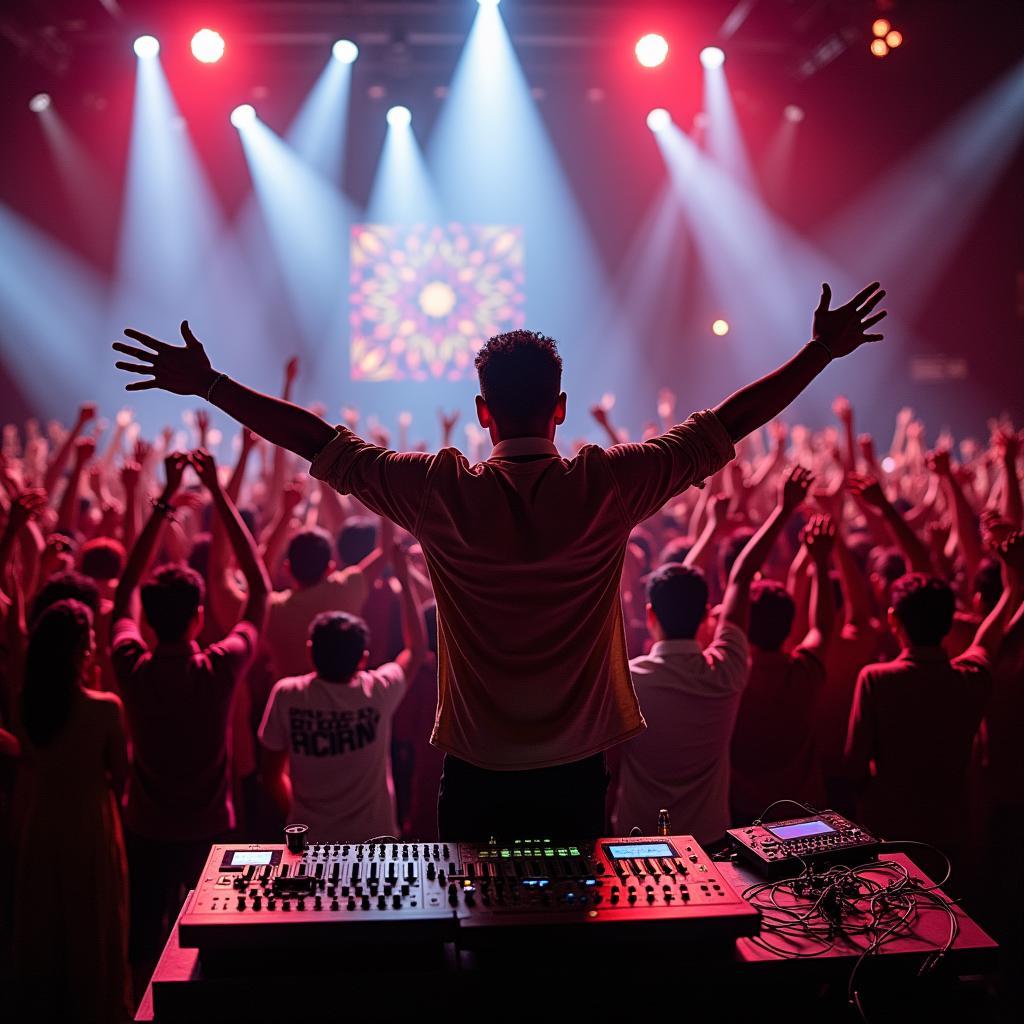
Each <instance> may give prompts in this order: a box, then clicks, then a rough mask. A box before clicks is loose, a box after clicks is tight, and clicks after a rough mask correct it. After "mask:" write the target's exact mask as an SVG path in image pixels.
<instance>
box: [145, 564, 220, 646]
mask: <svg viewBox="0 0 1024 1024" xmlns="http://www.w3.org/2000/svg"><path fill="white" fill-rule="evenodd" d="M204 592H205V587H204V585H203V578H202V576H200V575H199V573H197V572H196V571H195V569H191V568H189V567H188V566H187V565H163V566H161V567H160V568H159V569H157V570H156V572H154V573H153V575H152V576H150V578H149V579H148V580H146V582H145V583H143V584H142V587H141V589H140V591H139V593H140V594H141V597H142V610H143V611H144V612H145V613H146V621H147V622H148V623H149V625H150V628H151V629H152V630H153V632H154V633H155V634H156V637H157V640H159V641H160V643H164V644H175V643H180V642H182V641H189V640H194V639H195V638H196V637H197V636H198V635H199V632H200V630H202V628H203V596H204Z"/></svg>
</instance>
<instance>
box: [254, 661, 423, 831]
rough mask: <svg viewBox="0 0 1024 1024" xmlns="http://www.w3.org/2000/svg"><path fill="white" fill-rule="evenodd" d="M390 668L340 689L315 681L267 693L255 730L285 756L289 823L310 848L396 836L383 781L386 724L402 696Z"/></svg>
mask: <svg viewBox="0 0 1024 1024" xmlns="http://www.w3.org/2000/svg"><path fill="white" fill-rule="evenodd" d="M405 689H406V680H405V673H404V672H403V671H402V669H401V668H400V667H399V666H398V665H397V664H395V663H394V662H390V663H389V664H387V665H381V667H380V668H376V669H373V670H371V671H367V672H357V673H356V674H355V676H353V678H352V679H351V680H349V681H348V682H346V683H330V682H327V681H326V680H323V679H320V678H319V677H318V676H317V675H316V673H311V674H310V675H306V676H295V677H293V678H289V679H282V680H280V681H279V682H277V683H276V684H275V685H274V689H273V690H272V691H271V693H270V698H269V700H268V701H267V709H266V711H265V712H264V714H263V722H262V723H261V725H260V732H259V736H260V741H261V742H262V743H263V745H264V746H265V747H267V749H269V750H276V751H284V750H286V751H287V752H288V772H289V775H290V776H291V780H292V810H291V815H290V817H291V820H292V821H293V822H301V823H302V824H304V825H308V826H309V838H310V839H311V840H314V841H316V842H357V843H358V842H365V841H366V840H368V839H373V838H374V837H376V836H384V835H389V836H396V835H398V831H397V829H398V822H397V819H396V814H395V787H394V783H393V782H392V780H391V719H392V716H393V715H394V713H395V709H396V708H397V707H398V705H399V703H400V702H401V700H402V697H403V696H404V695H405Z"/></svg>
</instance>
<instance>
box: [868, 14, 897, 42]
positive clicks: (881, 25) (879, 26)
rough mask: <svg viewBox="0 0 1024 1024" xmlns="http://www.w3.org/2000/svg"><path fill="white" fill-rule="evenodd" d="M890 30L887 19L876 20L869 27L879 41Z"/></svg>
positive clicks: (890, 25) (890, 26)
mask: <svg viewBox="0 0 1024 1024" xmlns="http://www.w3.org/2000/svg"><path fill="white" fill-rule="evenodd" d="M891 28H892V24H891V23H890V22H889V20H888V19H887V18H876V19H875V22H874V24H873V25H872V26H871V31H872V32H874V34H875V35H876V36H877V37H878V38H879V39H881V38H882V37H883V36H884V35H885V34H886V32H888V31H889V29H891Z"/></svg>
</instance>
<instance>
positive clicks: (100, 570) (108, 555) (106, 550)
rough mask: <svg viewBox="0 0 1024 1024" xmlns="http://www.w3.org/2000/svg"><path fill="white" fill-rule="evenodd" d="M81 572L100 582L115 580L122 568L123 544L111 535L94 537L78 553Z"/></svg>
mask: <svg viewBox="0 0 1024 1024" xmlns="http://www.w3.org/2000/svg"><path fill="white" fill-rule="evenodd" d="M78 560H79V564H80V565H81V567H82V572H83V573H85V575H86V576H88V577H90V578H91V579H94V580H97V581H98V582H100V583H105V582H106V581H107V580H116V579H117V578H118V577H119V576H120V575H121V570H122V569H124V545H123V544H122V543H121V542H120V541H119V540H114V538H113V537H94V538H93V539H92V540H90V541H87V542H86V543H85V544H83V545H82V550H81V552H80V553H79V559H78Z"/></svg>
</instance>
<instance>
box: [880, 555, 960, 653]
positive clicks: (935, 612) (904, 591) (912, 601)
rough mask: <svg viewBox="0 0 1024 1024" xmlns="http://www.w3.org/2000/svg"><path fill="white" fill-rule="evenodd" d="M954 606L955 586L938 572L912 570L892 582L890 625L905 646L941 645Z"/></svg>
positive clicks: (949, 625) (951, 619) (950, 627)
mask: <svg viewBox="0 0 1024 1024" xmlns="http://www.w3.org/2000/svg"><path fill="white" fill-rule="evenodd" d="M955 610H956V599H955V598H954V596H953V588H952V587H951V586H950V585H949V584H948V583H947V582H946V581H945V580H940V579H939V578H938V576H929V575H928V574H927V573H923V572H911V573H907V575H906V576H901V577H900V578H899V579H898V580H897V581H896V582H895V583H894V584H893V585H892V605H891V606H890V608H889V625H890V626H891V627H892V628H893V629H894V630H895V631H896V633H897V635H898V636H899V638H900V641H901V642H902V643H903V644H904V646H906V647H938V646H939V644H941V643H942V641H943V640H944V639H945V637H946V634H947V633H948V632H949V631H950V629H952V628H953V613H954V612H955Z"/></svg>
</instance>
